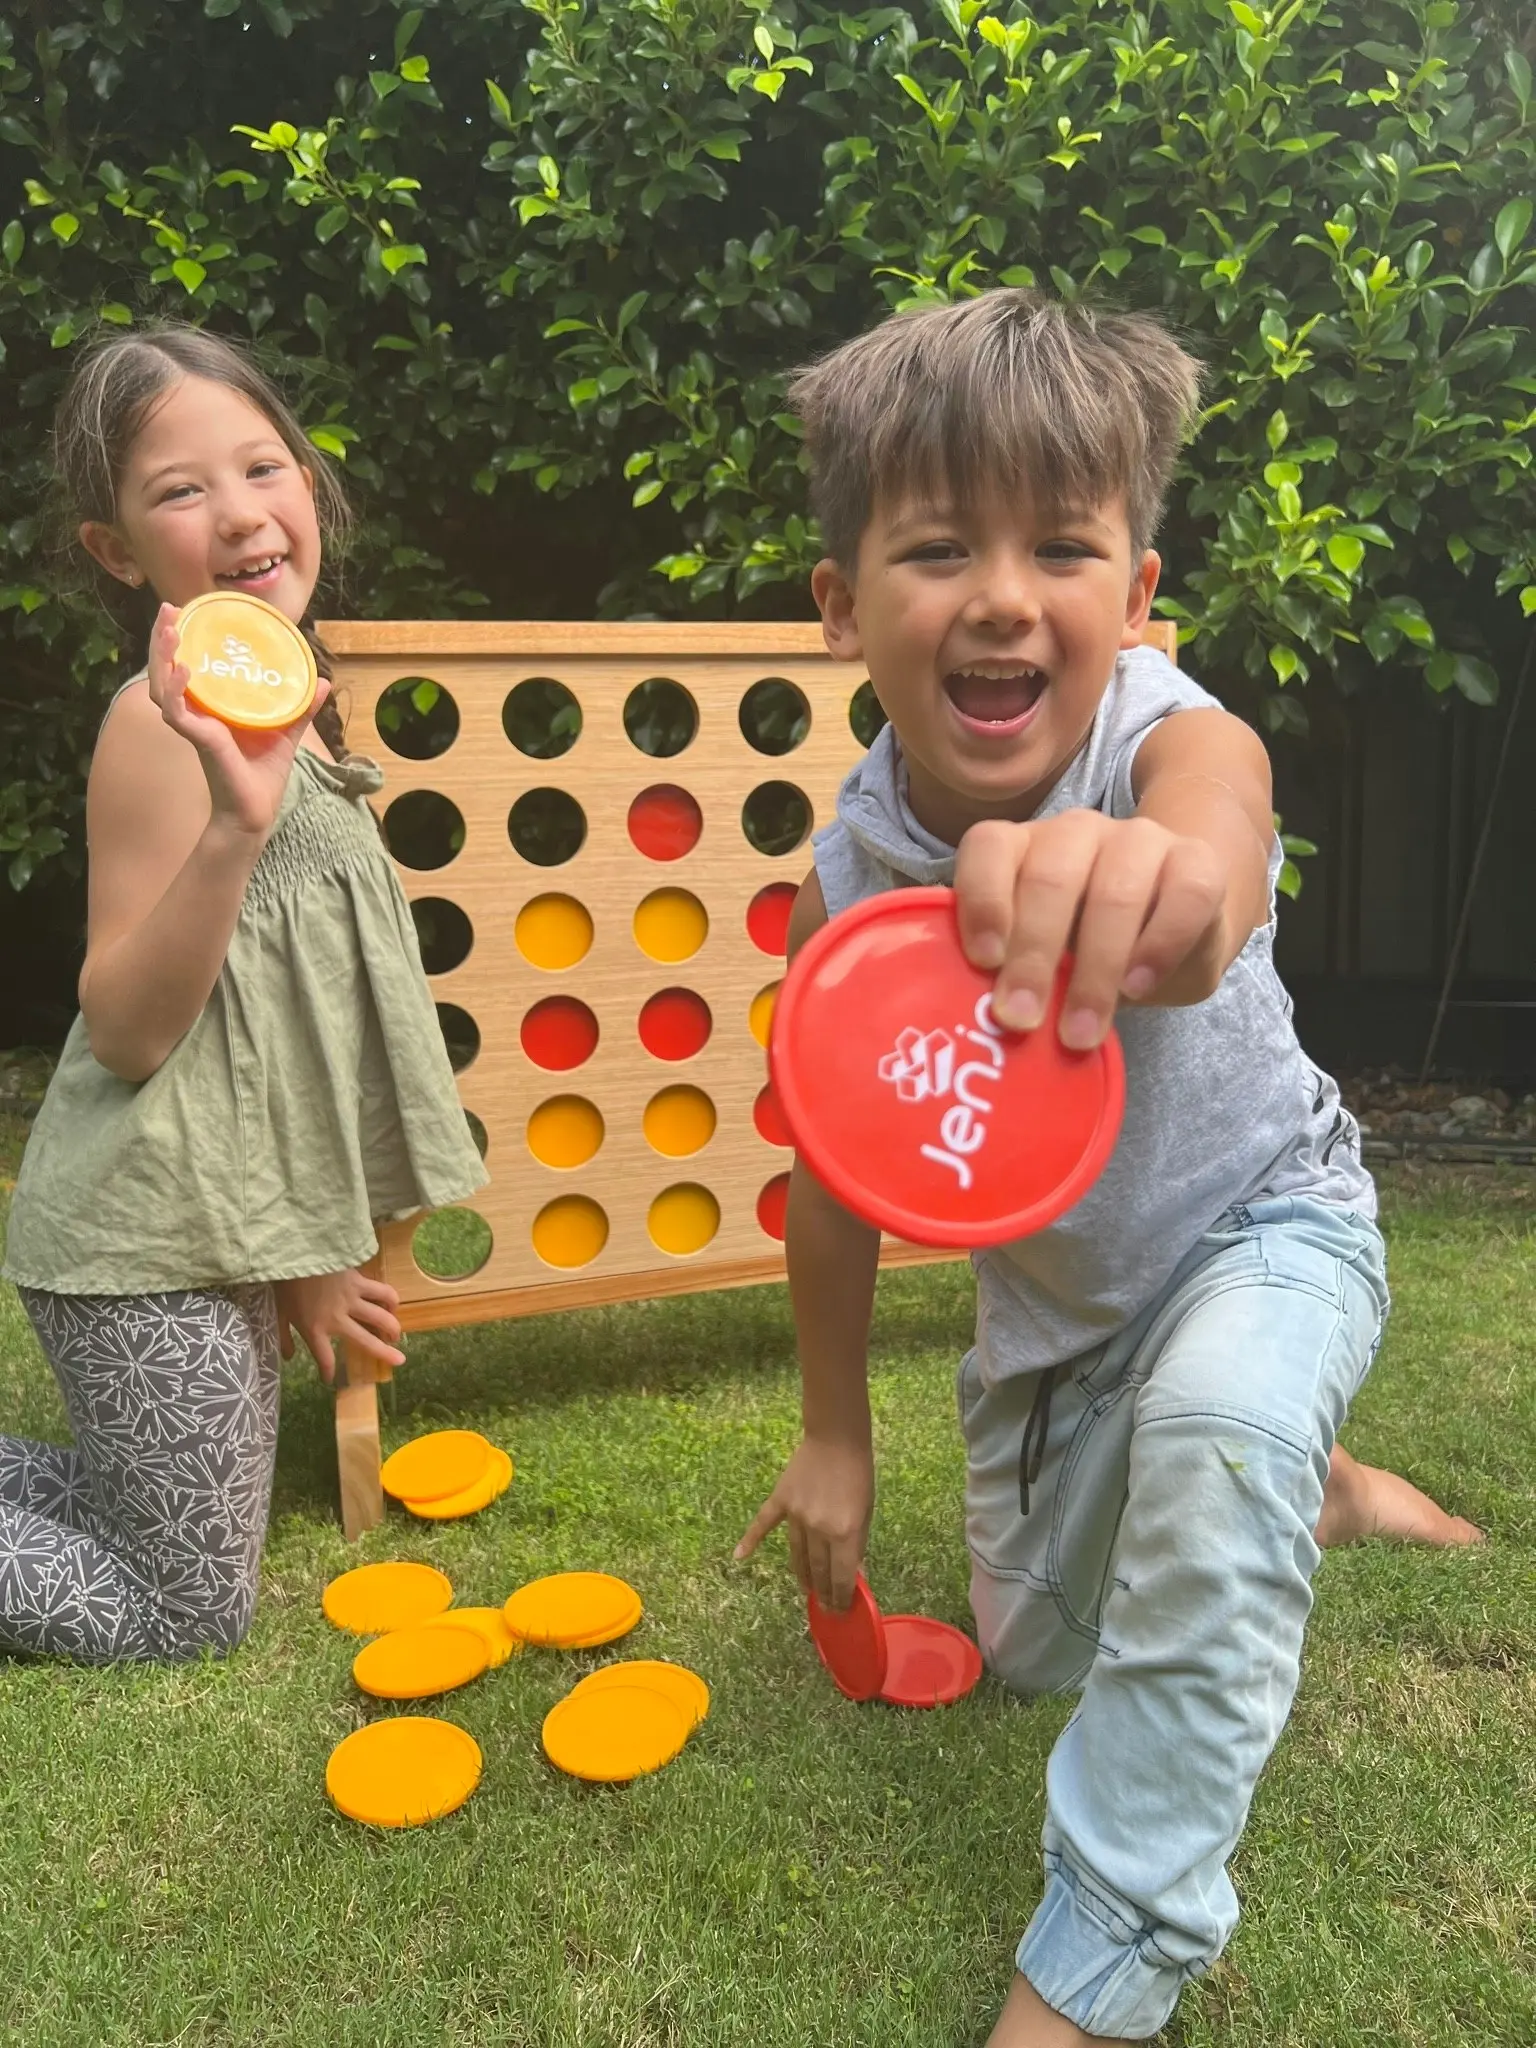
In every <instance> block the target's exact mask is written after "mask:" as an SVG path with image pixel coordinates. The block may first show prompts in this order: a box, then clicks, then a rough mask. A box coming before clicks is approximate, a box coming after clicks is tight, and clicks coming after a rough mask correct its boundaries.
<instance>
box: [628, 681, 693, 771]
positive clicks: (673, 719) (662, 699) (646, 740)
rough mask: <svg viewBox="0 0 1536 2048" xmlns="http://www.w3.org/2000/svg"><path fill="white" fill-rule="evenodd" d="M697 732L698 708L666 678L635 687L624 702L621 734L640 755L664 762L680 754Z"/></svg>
mask: <svg viewBox="0 0 1536 2048" xmlns="http://www.w3.org/2000/svg"><path fill="white" fill-rule="evenodd" d="M698 729H699V707H698V705H697V704H695V703H694V701H693V699H692V697H690V696H689V694H688V692H687V691H686V690H685V689H684V688H683V686H682V684H681V683H674V682H673V680H672V678H671V677H670V676H650V677H649V678H647V680H646V681H645V682H643V683H636V685H635V687H634V688H633V689H632V690H631V691H630V693H629V695H628V696H627V697H626V698H625V700H624V730H625V731H626V732H627V733H628V734H629V737H630V739H631V741H632V742H633V744H634V745H635V746H637V747H638V748H639V749H640V751H641V753H642V754H649V755H651V757H652V758H653V759H654V760H659V761H667V760H670V759H671V758H672V756H673V755H674V754H680V753H682V751H683V749H684V748H685V747H686V746H688V745H689V744H690V743H691V742H692V739H693V736H694V734H695V733H696V732H697V731H698Z"/></svg>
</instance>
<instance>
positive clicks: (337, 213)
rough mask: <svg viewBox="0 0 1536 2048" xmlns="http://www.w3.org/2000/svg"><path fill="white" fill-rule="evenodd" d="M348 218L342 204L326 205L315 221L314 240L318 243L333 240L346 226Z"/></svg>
mask: <svg viewBox="0 0 1536 2048" xmlns="http://www.w3.org/2000/svg"><path fill="white" fill-rule="evenodd" d="M349 218H350V216H349V214H348V212H347V209H346V208H345V207H344V206H328V207H327V208H326V210H325V212H324V213H322V214H321V216H320V218H319V219H318V220H317V221H316V222H315V240H316V241H317V242H320V243H325V242H329V241H333V240H334V239H335V237H336V236H337V235H339V234H340V233H341V231H342V229H343V228H344V227H345V226H346V224H347V221H348V219H349Z"/></svg>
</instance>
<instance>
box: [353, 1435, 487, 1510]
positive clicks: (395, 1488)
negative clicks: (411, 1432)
mask: <svg viewBox="0 0 1536 2048" xmlns="http://www.w3.org/2000/svg"><path fill="white" fill-rule="evenodd" d="M491 1462H492V1459H491V1445H490V1444H489V1443H487V1441H486V1439H485V1438H484V1437H483V1436H482V1435H481V1434H480V1432H479V1430H478V1429H434V1430H433V1431H432V1432H431V1434H430V1435H429V1436H418V1437H415V1438H414V1439H413V1440H412V1441H411V1442H410V1443H408V1444H402V1445H401V1446H400V1448H399V1450H398V1451H395V1452H393V1453H392V1454H391V1455H390V1456H389V1457H387V1458H386V1459H385V1460H384V1465H383V1469H382V1470H381V1472H380V1473H379V1478H380V1481H381V1482H382V1484H383V1487H384V1491H385V1492H386V1493H392V1494H393V1495H394V1497H395V1499H396V1500H403V1501H406V1502H416V1503H420V1502H423V1501H434V1500H445V1499H446V1498H447V1497H448V1495H449V1494H452V1493H464V1492H466V1491H467V1490H468V1489H469V1488H470V1487H472V1486H476V1485H478V1484H479V1482H480V1481H481V1480H482V1479H483V1478H484V1477H485V1475H486V1472H487V1470H488V1468H489V1467H490V1465H491Z"/></svg>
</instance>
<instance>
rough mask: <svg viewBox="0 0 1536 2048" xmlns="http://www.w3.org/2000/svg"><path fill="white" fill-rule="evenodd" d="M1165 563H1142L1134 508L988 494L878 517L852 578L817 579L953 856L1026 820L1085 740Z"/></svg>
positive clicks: (923, 807)
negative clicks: (1135, 543) (1065, 508)
mask: <svg viewBox="0 0 1536 2048" xmlns="http://www.w3.org/2000/svg"><path fill="white" fill-rule="evenodd" d="M1160 567H1161V564H1160V562H1159V560H1158V557H1157V556H1156V555H1155V554H1152V553H1151V552H1148V553H1147V554H1145V555H1143V556H1142V557H1141V559H1140V561H1139V562H1135V563H1133V562H1132V560H1131V539H1130V530H1129V528H1128V527H1127V525H1126V517H1125V508H1124V505H1123V504H1121V503H1118V502H1113V503H1110V504H1107V505H1100V506H1097V507H1095V508H1094V509H1092V510H1087V509H1082V510H1077V511H1072V512H1062V511H1059V510H1058V511H1054V512H1053V511H1051V510H1049V509H1048V508H1037V507H1035V506H1034V505H1032V504H1031V503H1030V502H1029V501H1028V500H1027V499H1024V498H1022V497H1017V496H1013V497H1010V496H1005V495H1004V494H1003V493H1001V492H997V493H994V494H991V495H989V496H988V497H987V498H985V499H983V500H982V501H981V502H979V503H977V504H974V505H970V506H966V507H956V506H945V505H933V504H928V503H924V502H921V501H920V500H918V499H916V498H911V497H909V498H906V499H903V500H900V501H895V502H891V503H886V504H877V506H876V508H875V512H874V515H873V517H872V518H871V519H870V522H869V525H868V526H867V527H866V528H865V530H864V535H863V538H862V540H861V541H860V544H859V552H858V559H857V562H856V565H855V568H854V573H853V575H852V577H850V576H849V575H848V574H847V572H846V571H845V570H843V569H841V568H839V566H838V565H837V564H836V563H835V562H831V561H824V562H821V563H819V564H818V565H817V568H816V570H815V573H814V575H813V577H812V580H811V581H812V589H813V590H814V592H815V595H816V601H817V603H818V605H819V606H820V607H821V615H822V626H823V631H824V633H825V635H826V641H827V646H828V648H829V650H830V651H831V652H832V653H833V654H834V655H836V656H837V657H838V658H839V659H840V660H844V661H862V662H864V663H865V664H866V665H867V666H868V669H869V676H870V681H871V682H872V683H873V685H874V689H875V694H876V696H877V697H878V698H879V699H880V702H881V704H882V705H883V706H884V707H885V710H886V712H887V714H888V715H889V717H890V720H891V723H892V724H893V725H894V726H895V728H896V733H897V737H898V738H899V739H900V741H901V750H902V755H903V757H904V759H905V760H906V763H907V771H908V776H909V782H910V801H911V804H912V809H913V811H914V813H915V815H916V816H917V818H918V819H919V821H920V822H921V823H922V824H924V825H926V826H927V828H928V830H929V831H931V832H934V833H937V834H938V836H939V837H940V838H942V839H944V840H947V841H948V842H949V843H950V844H952V845H953V844H955V843H956V842H958V840H959V838H960V836H961V834H962V833H963V832H964V831H965V830H966V829H967V828H968V827H969V826H970V825H973V824H975V823H976V822H977V820H978V819H980V818H989V817H1008V818H1027V817H1028V816H1030V814H1031V813H1032V812H1033V811H1034V810H1035V809H1036V808H1037V807H1038V805H1039V804H1040V803H1041V802H1042V801H1043V800H1044V798H1045V797H1046V795H1047V794H1048V793H1049V791H1050V789H1051V788H1052V786H1053V784H1054V783H1055V782H1056V781H1057V779H1058V778H1059V776H1060V775H1061V773H1062V771H1063V769H1064V768H1065V767H1066V766H1067V764H1068V762H1069V761H1070V760H1071V759H1072V757H1073V756H1074V754H1076V752H1077V751H1078V749H1079V747H1080V746H1081V745H1082V743H1083V741H1084V739H1085V738H1086V736H1087V733H1088V729H1089V727H1090V726H1091V724H1092V723H1093V716H1094V713H1095V711H1097V709H1098V706H1099V700H1100V698H1101V697H1102V696H1103V695H1104V692H1105V690H1106V688H1107V687H1108V685H1109V681H1110V678H1111V676H1112V674H1113V672H1114V664H1115V656H1116V654H1117V653H1118V652H1119V650H1120V649H1121V648H1123V647H1134V646H1135V645H1136V644H1137V642H1138V641H1139V639H1140V638H1141V632H1142V628H1143V626H1144V625H1145V623H1146V619H1147V613H1148V610H1149V608H1150V606H1151V603H1152V596H1153V593H1154V591H1155V590H1156V588H1157V574H1158V570H1159V568H1160Z"/></svg>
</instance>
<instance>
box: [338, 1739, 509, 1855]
mask: <svg viewBox="0 0 1536 2048" xmlns="http://www.w3.org/2000/svg"><path fill="white" fill-rule="evenodd" d="M479 1782H480V1746H479V1744H478V1743H477V1742H476V1741H475V1739H474V1737H473V1736H471V1735H466V1734H465V1732H464V1730H463V1729H462V1728H455V1727H454V1725H453V1723H452V1722H451V1721H433V1720H430V1719H428V1718H427V1717H426V1716H425V1715H422V1714H397V1715H393V1716H392V1717H391V1718H390V1719H389V1720H387V1721H374V1722H372V1723H370V1725H369V1726H368V1727H366V1728H359V1729H358V1730H357V1732H356V1734H354V1735H349V1736H348V1737H347V1738H346V1740H345V1741H344V1742H338V1743H337V1745H336V1747H335V1748H334V1749H333V1750H332V1751H331V1760H330V1762H329V1763H328V1764H327V1765H326V1767H325V1789H326V1791H327V1792H329V1793H330V1795H331V1798H332V1799H333V1800H334V1802H335V1803H336V1805H337V1806H338V1807H339V1808H340V1809H341V1811H342V1812H343V1813H344V1814H345V1815H346V1816H347V1818H348V1819H349V1820H360V1821H365V1822H366V1823H367V1824H368V1826H369V1827H375V1828H416V1827H420V1826H421V1824H422V1822H423V1821H429V1820H441V1819H442V1817H443V1815H444V1814H445V1813H452V1812H453V1810H454V1808H455V1807H459V1806H462V1805H463V1804H464V1802H465V1800H466V1799H467V1798H468V1797H469V1795H470V1793H471V1792H473V1791H474V1789H475V1787H476V1786H477V1785H478V1784H479Z"/></svg>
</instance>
